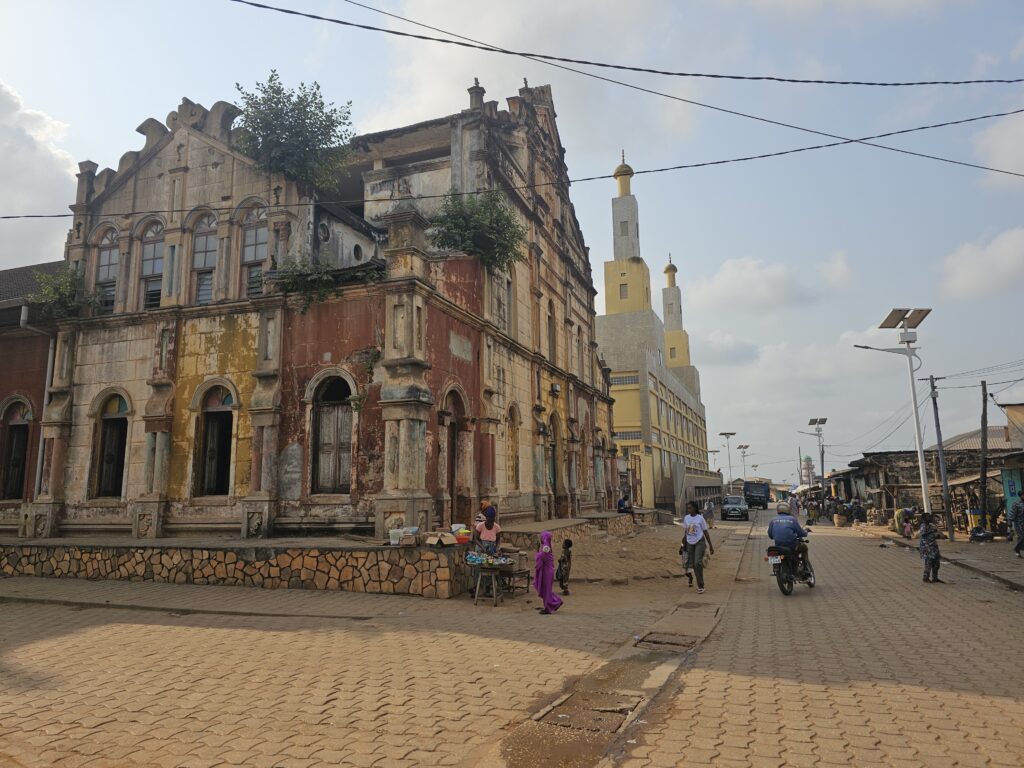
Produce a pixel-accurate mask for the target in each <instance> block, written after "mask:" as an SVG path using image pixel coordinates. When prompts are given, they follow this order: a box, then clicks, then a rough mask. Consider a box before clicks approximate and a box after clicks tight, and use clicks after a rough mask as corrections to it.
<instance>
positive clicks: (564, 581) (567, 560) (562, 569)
mask: <svg viewBox="0 0 1024 768" xmlns="http://www.w3.org/2000/svg"><path fill="white" fill-rule="evenodd" d="M571 572H572V539H566V540H565V541H563V542H562V554H561V555H559V557H558V570H557V571H555V578H556V579H558V586H560V587H561V588H562V594H563V595H568V594H569V574H570V573H571Z"/></svg>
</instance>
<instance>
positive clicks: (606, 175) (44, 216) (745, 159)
mask: <svg viewBox="0 0 1024 768" xmlns="http://www.w3.org/2000/svg"><path fill="white" fill-rule="evenodd" d="M1021 113H1024V108H1021V109H1017V110H1013V111H1012V112H999V113H995V114H989V115H978V116H976V117H968V118H964V119H962V120H950V121H947V122H944V123H932V124H930V125H920V126H917V127H916V128H903V129H901V130H898V131H889V132H887V133H879V134H875V135H874V136H866V137H864V138H863V139H844V140H842V141H834V142H829V143H827V144H816V145H814V146H809V147H798V148H796V149H785V150H781V151H779V152H766V153H763V154H759V155H745V156H742V157H733V158H728V159H724V160H706V161H703V162H699V163H684V164H682V165H669V166H664V167H662V168H647V169H643V170H639V171H634V174H635V175H637V176H639V175H641V174H649V173H666V172H668V171H684V170H693V169H695V168H707V167H710V166H716V165H728V164H730V163H744V162H749V161H751V160H765V159H768V158H772V157H782V156H783V155H792V154H796V153H798V152H810V151H812V150H815V149H825V148H828V147H838V146H842V145H843V144H855V143H863V142H864V141H866V140H870V139H881V138H886V137H889V136H897V135H901V134H905V133H914V132H916V131H927V130H931V129H933V128H945V127H948V126H951V125H961V124H963V123H972V122H976V121H978V120H988V119H990V118H994V117H1005V116H1006V115H1016V114H1021ZM869 146H882V145H875V144H871V145H869ZM911 154H917V153H911ZM949 162H954V163H955V162H958V161H955V160H951V161H949ZM963 164H964V163H961V165H963ZM968 165H969V164H968ZM975 167H978V168H983V166H975ZM987 170H994V169H987ZM1000 173H1008V174H1010V175H1013V176H1021V177H1024V173H1015V172H1012V171H1000ZM611 178H614V176H613V175H612V174H610V173H604V174H599V175H596V176H582V177H580V178H576V179H568V180H566V181H563V180H556V181H539V182H534V183H532V184H518V185H505V186H500V187H496V188H494V189H484V190H474V191H470V192H455V191H452V192H448V193H445V194H436V195H406V196H403V197H391V198H362V199H359V200H318V201H317V202H318V203H320V204H323V205H343V206H350V205H365V204H366V203H386V202H405V201H417V200H434V199H439V198H444V197H446V196H448V195H455V196H467V195H479V194H483V193H485V192H492V191H506V192H513V191H521V190H526V189H535V188H538V187H548V186H555V185H558V184H580V183H583V182H587V181H599V180H604V179H611ZM304 205H309V203H280V204H278V205H276V206H275V207H276V208H296V207H302V206H304ZM207 209H208V210H211V211H214V212H219V211H232V210H234V206H221V207H216V206H207ZM193 210H194V208H165V209H154V210H148V211H129V212H126V213H110V214H106V215H108V216H139V215H148V214H173V213H189V212H191V211H193ZM73 216H74V214H73V213H17V214H0V221H2V220H12V219H69V218H72V217H73ZM1019 362H1024V360H1022V361H1019ZM968 373H970V372H968ZM949 378H952V377H949Z"/></svg>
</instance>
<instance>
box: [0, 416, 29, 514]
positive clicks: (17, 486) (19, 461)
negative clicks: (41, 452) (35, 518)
mask: <svg viewBox="0 0 1024 768" xmlns="http://www.w3.org/2000/svg"><path fill="white" fill-rule="evenodd" d="M31 418H32V412H31V411H30V410H29V409H28V406H27V405H25V403H22V402H16V403H11V404H10V405H9V406H8V407H7V410H6V411H5V412H4V414H3V421H2V422H0V426H2V427H3V444H2V446H0V450H2V451H3V454H2V455H0V461H2V462H3V464H0V472H2V475H0V483H2V484H0V491H2V492H3V493H2V495H0V498H3V499H20V498H22V497H23V496H24V494H25V463H26V460H27V459H28V423H29V420H30V419H31Z"/></svg>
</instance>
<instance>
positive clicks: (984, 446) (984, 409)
mask: <svg viewBox="0 0 1024 768" xmlns="http://www.w3.org/2000/svg"><path fill="white" fill-rule="evenodd" d="M981 527H982V528H984V529H986V530H988V382H986V381H983V382H981Z"/></svg>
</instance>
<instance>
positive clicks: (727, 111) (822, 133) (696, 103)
mask: <svg viewBox="0 0 1024 768" xmlns="http://www.w3.org/2000/svg"><path fill="white" fill-rule="evenodd" d="M228 1H229V2H232V3H239V4H242V5H248V6H251V7H253V8H259V9H261V10H268V11H276V12H278V13H284V14H288V15H291V16H301V17H304V18H309V19H313V20H314V21H325V22H328V23H331V24H340V25H342V26H347V27H355V28H358V29H366V30H370V31H377V32H385V33H387V34H396V35H399V36H403V37H412V38H416V39H423V40H431V41H434V40H436V42H441V43H449V44H452V45H464V44H463V43H460V42H458V41H457V40H444V39H436V38H430V37H427V36H423V35H414V34H412V33H408V32H397V31H396V30H390V29H384V28H382V27H373V26H371V25H367V24H356V23H354V22H349V21H343V20H341V19H335V18H331V17H328V16H320V15H318V14H314V13H305V12H303V11H295V10H292V9H290V8H279V7H277V6H273V5H265V4H263V3H257V2H253V1H252V0H228ZM361 7H364V8H368V9H370V10H377V9H374V8H372V7H371V6H361ZM381 13H383V12H382V11H381ZM388 15H389V16H392V17H394V18H396V19H401V20H403V21H407V22H408V23H410V24H416V25H418V26H423V27H426V26H427V25H425V24H421V23H420V22H417V21H413V20H411V19H406V18H404V17H401V16H398V15H396V14H388ZM429 28H430V29H433V30H435V31H437V32H442V33H443V34H446V35H451V36H452V37H456V38H460V39H461V40H463V41H468V42H471V43H473V44H474V45H465V46H464V47H467V48H480V47H482V49H483V50H488V51H496V52H499V53H506V54H509V55H513V56H520V57H522V58H527V59H530V60H532V61H541V62H542V63H547V64H550V65H551V66H556V67H560V68H561V69H567V70H569V71H571V72H575V73H577V74H580V75H583V76H585V77H591V78H594V79H596V80H603V81H604V82H607V83H614V84H616V85H621V86H623V87H625V88H631V89H633V90H636V91H640V92H641V93H649V94H652V95H655V96H661V97H663V98H666V99H672V100H673V101H678V102H681V103H683V104H690V105H691V106H695V107H702V108H703V109H710V110H714V111H716V112H722V113H724V114H728V115H733V116H736V117H743V118H746V119H748V120H756V121H758V122H762V123H766V124H768V125H776V126H779V127H782V128H790V129H792V130H795V131H802V132H804V133H812V134H815V135H817V136H825V137H827V138H830V139H838V140H839V142H838V144H824V145H819V146H816V147H808V148H807V149H824V148H825V147H828V146H839V145H841V144H863V145H865V146H868V147H875V148H876V149H884V150H888V151H890V152H899V153H900V154H904V155H911V156H913V157H921V158H925V159H928V160H936V161H938V162H942V163H950V164H952V165H961V166H965V167H968V168H977V169H979V170H984V171H991V172H993V173H1003V174H1007V175H1010V176H1020V177H1024V173H1017V172H1014V171H1005V170H1002V169H998V168H990V167H988V166H983V165H979V164H977V163H968V162H966V161H964V160H955V159H953V158H949V157H943V156H941V155H931V154H927V153H925V152H915V151H913V150H909V149H901V148H899V147H890V146H888V145H886V144H874V143H872V142H871V139H873V138H881V136H877V137H869V138H864V139H850V138H847V137H846V136H840V135H838V134H835V133H828V132H827V131H819V130H817V129H814V128H806V127H804V126H800V125H796V124H794V123H786V122H783V121H781V120H773V119H771V118H768V117H762V116H760V115H754V114H751V113H749V112H741V111H739V110H735V109H728V108H726V107H719V106H715V105H714V104H708V103H707V102H701V101H695V100H694V99H687V98H683V97H682V96H676V95H674V94H670V93H665V92H664V91H656V90H654V89H653V88H645V87H643V86H640V85H636V84H635V83H628V82H626V81H624V80H616V79H614V78H610V77H605V76H604V75H599V74H597V73H595V72H586V71H584V70H580V69H573V68H571V67H567V66H565V65H562V64H557V63H555V62H552V61H547V60H544V59H541V58H540V57H539V56H535V55H532V54H526V53H518V52H515V51H509V50H506V49H504V48H499V47H497V46H493V45H490V44H488V43H483V42H481V41H479V40H474V39H473V38H470V37H466V36H464V35H459V34H456V33H454V32H449V31H447V30H443V29H440V28H438V27H429ZM1019 111H1021V110H1017V111H1016V112H1013V113H1007V114H1016V113H1017V112H1019ZM995 116H997V115H993V117H995ZM999 116H1002V115H999ZM884 135H886V134H882V136H884ZM888 135H895V134H888ZM800 151H805V150H804V149H799V150H789V151H786V152H780V153H772V154H767V155H755V156H752V157H749V158H744V159H749V160H758V159H761V158H763V157H777V156H779V155H785V154H792V153H793V152H800ZM713 164H714V163H708V164H707V165H713Z"/></svg>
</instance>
